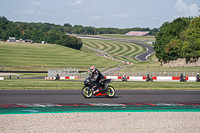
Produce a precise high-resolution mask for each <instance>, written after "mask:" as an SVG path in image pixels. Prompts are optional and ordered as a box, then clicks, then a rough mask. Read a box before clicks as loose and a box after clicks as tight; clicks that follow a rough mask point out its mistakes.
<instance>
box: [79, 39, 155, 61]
mask: <svg viewBox="0 0 200 133" xmlns="http://www.w3.org/2000/svg"><path fill="white" fill-rule="evenodd" d="M79 38H88V39H99V40H113V41H119V42H128V43H133V44H137V45H140V46H142V47H145V48H146V50H145V52H143V53H141V54H139V55H137V56H135V59H136V60H138V61H148V59H147V57H148V56H150V55H151V54H153V53H155V51H154V49H153V46H150V45H147V44H144V43H143V42H142V41H136V40H125V39H114V38H104V37H92V36H84V37H79Z"/></svg>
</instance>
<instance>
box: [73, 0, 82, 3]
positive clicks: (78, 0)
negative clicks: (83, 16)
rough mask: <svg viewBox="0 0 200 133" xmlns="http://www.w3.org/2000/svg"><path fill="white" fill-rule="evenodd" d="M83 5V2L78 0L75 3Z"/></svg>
mask: <svg viewBox="0 0 200 133" xmlns="http://www.w3.org/2000/svg"><path fill="white" fill-rule="evenodd" d="M82 3H83V0H76V1H75V4H82Z"/></svg>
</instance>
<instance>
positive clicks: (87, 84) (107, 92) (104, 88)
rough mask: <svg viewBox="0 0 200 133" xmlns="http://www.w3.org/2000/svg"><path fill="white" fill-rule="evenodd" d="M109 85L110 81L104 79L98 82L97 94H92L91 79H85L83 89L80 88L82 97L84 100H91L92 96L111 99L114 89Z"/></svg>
mask: <svg viewBox="0 0 200 133" xmlns="http://www.w3.org/2000/svg"><path fill="white" fill-rule="evenodd" d="M109 83H111V79H105V80H103V81H101V82H100V87H99V88H98V89H99V92H98V93H96V94H93V91H95V90H94V89H93V84H92V79H91V78H90V77H88V78H86V79H85V81H84V83H83V84H84V87H83V88H82V91H81V92H82V95H83V97H85V98H91V97H92V96H105V97H108V98H113V97H114V96H115V89H114V87H112V86H111V85H107V84H109Z"/></svg>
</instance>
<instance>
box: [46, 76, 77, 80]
mask: <svg viewBox="0 0 200 133" xmlns="http://www.w3.org/2000/svg"><path fill="white" fill-rule="evenodd" d="M45 79H56V77H45ZM59 79H79V77H78V76H69V77H60V78H59Z"/></svg>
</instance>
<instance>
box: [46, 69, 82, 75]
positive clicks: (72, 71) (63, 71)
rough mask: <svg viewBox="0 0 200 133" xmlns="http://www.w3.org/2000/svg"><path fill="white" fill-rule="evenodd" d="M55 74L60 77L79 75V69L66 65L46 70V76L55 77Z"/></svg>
mask: <svg viewBox="0 0 200 133" xmlns="http://www.w3.org/2000/svg"><path fill="white" fill-rule="evenodd" d="M57 75H59V76H60V77H67V76H68V77H69V76H79V69H78V68H75V67H67V68H63V69H57V70H48V77H55V76H57Z"/></svg>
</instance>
